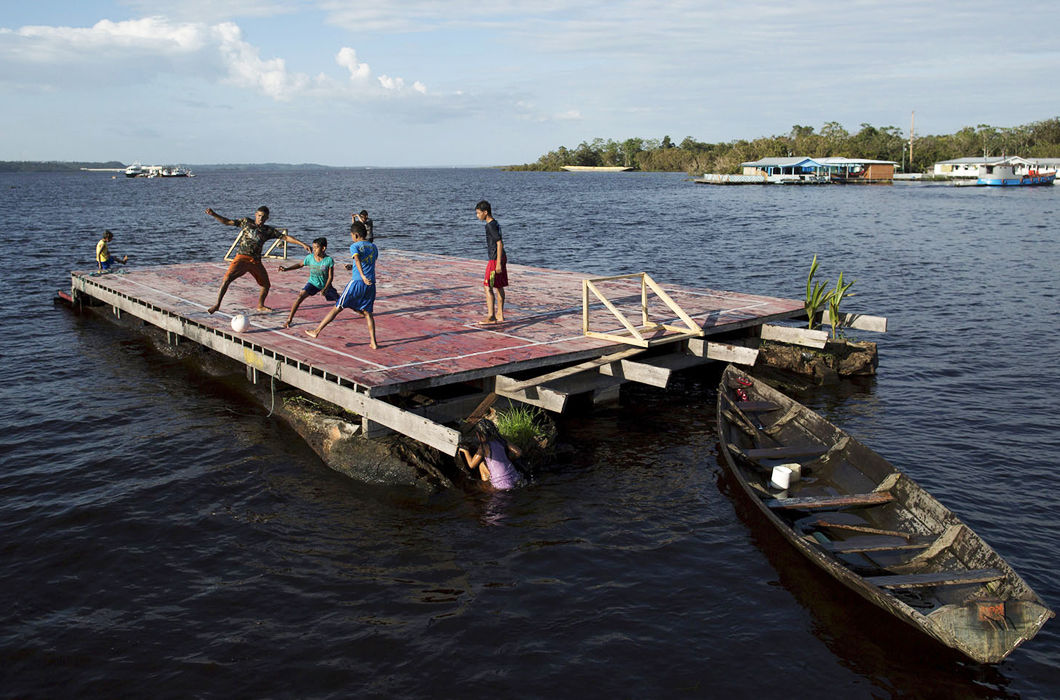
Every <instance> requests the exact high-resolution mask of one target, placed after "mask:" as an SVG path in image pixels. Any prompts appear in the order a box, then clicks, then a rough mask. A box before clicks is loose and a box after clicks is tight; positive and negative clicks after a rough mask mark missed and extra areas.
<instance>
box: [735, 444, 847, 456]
mask: <svg viewBox="0 0 1060 700" xmlns="http://www.w3.org/2000/svg"><path fill="white" fill-rule="evenodd" d="M826 452H828V448H827V447H820V446H818V445H801V446H800V445H796V446H790V445H784V446H781V447H752V448H750V449H747V450H744V451H743V453H744V454H745V455H747V456H748V457H749V458H750V459H788V458H789V457H820V456H821V455H823V454H825V453H826Z"/></svg>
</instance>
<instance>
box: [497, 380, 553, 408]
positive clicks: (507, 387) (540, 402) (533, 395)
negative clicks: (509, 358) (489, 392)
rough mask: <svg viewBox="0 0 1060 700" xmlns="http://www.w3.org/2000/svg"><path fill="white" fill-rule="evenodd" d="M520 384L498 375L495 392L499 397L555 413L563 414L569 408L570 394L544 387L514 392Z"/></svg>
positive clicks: (533, 387)
mask: <svg viewBox="0 0 1060 700" xmlns="http://www.w3.org/2000/svg"><path fill="white" fill-rule="evenodd" d="M518 383H519V382H518V381H517V380H515V379H512V378H511V377H506V376H504V375H503V374H498V375H497V376H496V377H494V378H493V391H494V392H496V393H497V394H498V395H499V396H503V397H505V398H508V399H512V400H514V401H521V402H522V403H526V404H530V405H531V406H537V407H538V408H543V409H545V410H546V411H552V412H553V413H563V409H564V408H566V407H567V398H568V394H566V393H564V392H561V391H556V390H555V389H551V388H549V387H544V386H531V387H527V388H525V389H518V390H513V389H512V388H511V387H513V386H515V385H516V384H518Z"/></svg>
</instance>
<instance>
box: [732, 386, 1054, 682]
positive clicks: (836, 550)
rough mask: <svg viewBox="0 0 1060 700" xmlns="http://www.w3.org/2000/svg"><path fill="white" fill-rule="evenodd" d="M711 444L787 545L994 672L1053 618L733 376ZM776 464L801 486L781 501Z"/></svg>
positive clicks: (959, 528)
mask: <svg viewBox="0 0 1060 700" xmlns="http://www.w3.org/2000/svg"><path fill="white" fill-rule="evenodd" d="M718 432H719V435H720V438H721V452H722V454H723V455H724V459H725V462H726V464H727V465H728V468H729V469H730V470H731V471H732V473H733V475H734V476H735V478H736V481H737V482H739V484H740V486H741V488H742V489H743V490H744V492H745V493H746V494H747V496H748V497H749V499H750V500H751V501H752V502H753V503H755V505H756V506H757V507H758V509H759V510H760V511H761V512H762V513H763V515H765V517H766V518H767V519H768V520H769V521H770V522H771V523H772V524H773V525H774V526H775V527H776V528H777V530H779V531H780V533H781V534H782V535H783V536H784V538H785V539H787V540H788V541H789V542H791V543H792V544H793V545H794V546H795V547H796V548H797V549H798V550H799V551H800V552H802V553H803V554H805V555H806V556H807V557H809V559H810V561H812V562H813V563H815V564H817V565H818V566H820V567H821V568H822V569H824V570H825V571H826V572H828V573H829V574H830V575H832V576H833V577H835V578H836V579H837V580H838V581H840V582H841V583H842V584H844V585H845V586H847V587H848V588H850V589H852V590H854V591H855V592H857V593H858V594H859V595H861V596H862V597H863V598H865V599H866V600H868V601H870V602H872V603H874V604H876V605H878V606H879V607H881V608H883V609H884V610H886V611H888V612H890V613H891V614H893V615H895V616H896V617H898V618H899V619H901V620H903V621H904V622H907V623H909V624H910V625H912V626H913V627H916V628H917V629H919V630H921V631H922V632H924V633H926V634H928V635H930V636H932V637H934V638H935V639H937V640H938V641H940V642H942V643H943V644H945V645H946V646H948V647H951V648H953V649H956V650H958V651H960V652H962V653H963V654H965V655H966V656H968V657H970V658H971V659H974V660H975V661H978V662H980V663H996V662H998V661H1001V660H1002V659H1004V658H1005V657H1006V656H1007V655H1008V654H1009V653H1010V652H1011V651H1012V650H1013V649H1015V648H1016V647H1017V646H1019V645H1020V644H1021V643H1023V642H1024V641H1026V640H1028V639H1031V638H1032V637H1034V635H1035V634H1037V633H1038V630H1039V629H1041V627H1042V625H1044V624H1045V622H1046V621H1047V620H1048V619H1049V618H1051V617H1053V611H1052V610H1050V609H1049V608H1048V606H1046V604H1045V603H1044V602H1042V600H1041V599H1040V598H1039V597H1038V596H1037V595H1036V594H1035V593H1034V591H1033V590H1031V588H1030V586H1028V585H1027V583H1026V582H1025V581H1024V580H1023V579H1022V578H1020V576H1019V575H1018V574H1017V573H1016V572H1015V571H1013V570H1012V567H1010V566H1009V565H1008V564H1007V563H1006V562H1005V560H1004V559H1002V558H1001V557H1000V556H999V555H998V554H997V552H995V551H994V550H993V549H991V548H990V546H989V545H987V544H986V542H984V541H983V540H982V539H981V538H980V537H979V536H978V535H976V534H975V533H974V532H972V530H971V529H970V528H969V527H968V526H967V525H965V524H964V523H963V522H961V521H960V519H959V518H957V516H955V515H954V514H953V513H951V512H950V510H949V509H948V508H946V507H945V506H944V505H942V504H941V503H939V502H938V501H937V500H935V499H934V498H933V497H932V496H931V495H930V494H928V493H927V492H926V491H924V489H922V488H920V486H918V485H917V483H916V482H915V481H913V480H912V479H910V478H909V477H908V476H906V475H905V474H903V473H902V472H900V471H898V470H897V469H896V468H895V467H894V466H892V465H891V464H890V463H889V462H888V461H887V460H885V459H884V458H883V457H881V456H880V455H878V454H876V453H875V452H873V451H872V450H870V449H869V448H868V447H865V446H864V445H862V444H861V443H860V442H858V441H857V440H855V439H854V438H852V437H850V436H849V435H847V434H846V433H844V432H843V431H842V430H840V429H839V428H837V427H836V426H834V425H832V424H831V423H829V422H828V421H826V420H825V419H824V418H822V417H821V416H819V415H817V414H816V413H814V412H813V411H811V410H810V409H808V408H806V407H805V406H803V405H802V404H800V403H798V402H796V401H794V400H792V399H790V398H789V397H787V396H786V395H784V394H782V393H781V392H779V391H777V390H775V389H773V388H772V387H770V386H768V385H766V384H765V383H764V382H762V381H760V380H758V379H755V378H754V377H752V376H751V375H749V374H745V373H744V372H742V371H740V370H738V369H736V368H735V367H733V366H732V365H730V366H729V367H728V368H726V370H725V372H724V373H723V375H722V378H721V384H720V386H719V387H718ZM785 464H797V465H799V467H798V469H799V471H801V477H800V478H799V479H798V481H792V483H790V485H789V487H788V488H787V489H786V490H783V491H782V490H781V489H779V488H777V487H776V484H775V482H774V481H773V480H772V477H773V470H774V467H777V466H780V465H785ZM782 471H783V470H782ZM777 476H778V479H779V480H780V481H783V476H784V474H783V473H778V475H777Z"/></svg>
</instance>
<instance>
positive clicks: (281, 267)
mask: <svg viewBox="0 0 1060 700" xmlns="http://www.w3.org/2000/svg"><path fill="white" fill-rule="evenodd" d="M300 267H305V265H303V264H302V263H295V264H294V265H289V266H287V267H284V266H283V265H280V272H290V271H291V270H297V269H298V268H300Z"/></svg>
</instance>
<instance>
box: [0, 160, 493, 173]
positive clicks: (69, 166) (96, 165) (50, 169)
mask: <svg viewBox="0 0 1060 700" xmlns="http://www.w3.org/2000/svg"><path fill="white" fill-rule="evenodd" d="M181 165H183V166H186V167H188V168H191V169H192V170H195V171H196V172H198V171H209V170H262V169H268V170H455V169H462V170H463V169H473V170H496V169H503V168H505V167H506V166H503V165H401V166H398V165H319V164H317V163H181ZM126 167H128V164H126V163H120V162H118V161H107V162H97V161H91V162H89V161H54V160H0V173H18V172H23V173H76V172H85V171H92V170H104V171H113V170H125V168H126Z"/></svg>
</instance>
